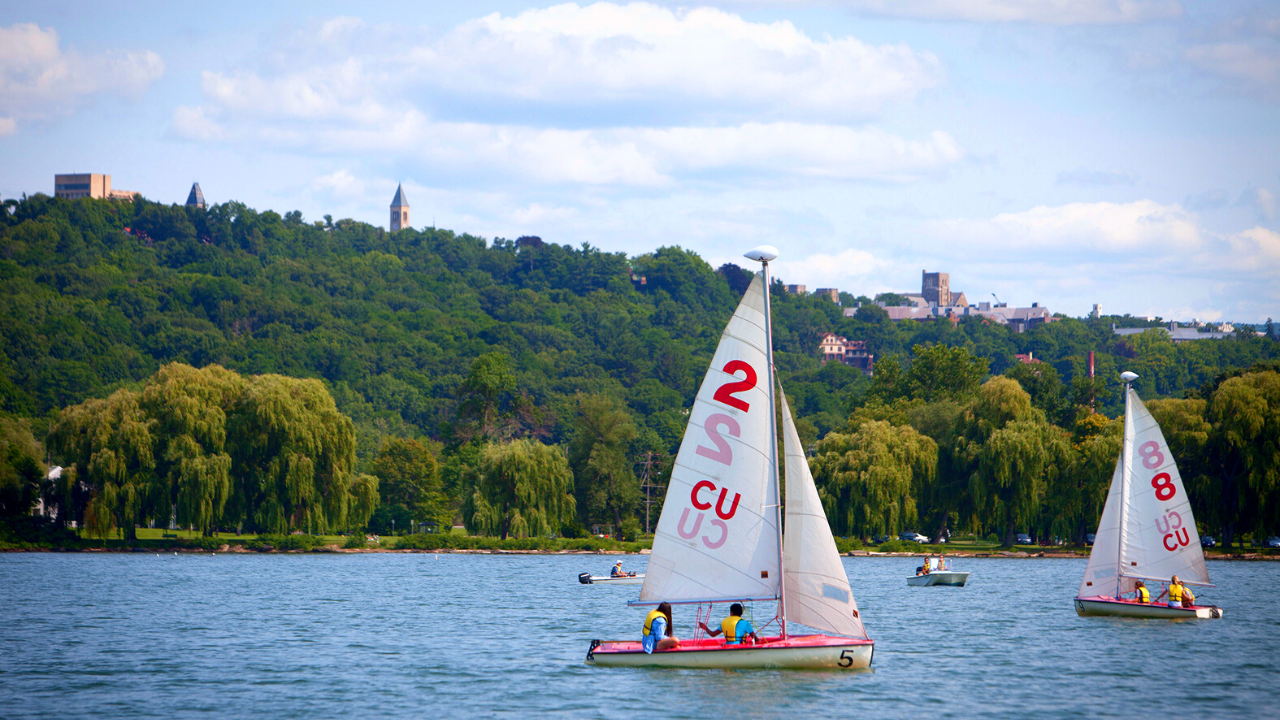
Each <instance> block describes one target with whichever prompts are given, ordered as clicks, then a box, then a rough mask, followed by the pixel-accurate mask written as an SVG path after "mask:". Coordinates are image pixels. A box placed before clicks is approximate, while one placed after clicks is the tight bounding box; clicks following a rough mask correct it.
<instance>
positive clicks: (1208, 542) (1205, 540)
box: [1200, 535, 1218, 547]
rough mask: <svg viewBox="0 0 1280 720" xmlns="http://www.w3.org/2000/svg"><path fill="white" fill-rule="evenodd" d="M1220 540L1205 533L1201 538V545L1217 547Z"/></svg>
mask: <svg viewBox="0 0 1280 720" xmlns="http://www.w3.org/2000/svg"><path fill="white" fill-rule="evenodd" d="M1217 546H1218V541H1217V540H1214V539H1213V536H1212V535H1205V536H1204V537H1202V538H1200V547H1217Z"/></svg>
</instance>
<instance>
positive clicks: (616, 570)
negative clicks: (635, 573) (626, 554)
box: [609, 560, 627, 577]
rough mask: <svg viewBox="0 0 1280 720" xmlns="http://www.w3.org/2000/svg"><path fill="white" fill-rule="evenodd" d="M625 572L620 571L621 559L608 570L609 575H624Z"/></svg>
mask: <svg viewBox="0 0 1280 720" xmlns="http://www.w3.org/2000/svg"><path fill="white" fill-rule="evenodd" d="M626 575H627V574H626V573H624V572H622V561H621V560H619V561H618V562H617V564H615V565H614V566H613V569H612V570H610V571H609V577H626Z"/></svg>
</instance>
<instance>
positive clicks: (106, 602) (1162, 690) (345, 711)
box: [0, 554, 1280, 718]
mask: <svg viewBox="0 0 1280 720" xmlns="http://www.w3.org/2000/svg"><path fill="white" fill-rule="evenodd" d="M645 561H646V558H643V557H629V558H626V559H625V566H626V567H627V569H628V570H643V569H644V564H645ZM955 562H956V566H957V567H956V569H959V570H970V571H972V573H973V575H972V576H971V578H970V583H969V586H968V587H964V588H948V587H937V588H911V587H908V586H907V584H906V577H907V576H908V575H909V574H912V573H913V572H914V569H915V566H916V565H918V564H919V563H918V561H917V560H916V559H913V558H886V559H879V558H847V559H846V560H845V567H846V568H847V569H848V571H849V576H850V579H851V582H852V583H853V587H854V592H855V594H856V595H857V597H858V602H859V605H860V606H861V608H862V614H863V617H864V619H865V621H866V625H867V629H868V631H869V632H870V633H871V636H872V638H874V639H875V640H876V654H875V662H874V664H873V666H872V669H871V670H870V671H866V672H861V673H858V672H847V671H846V672H801V671H777V670H771V671H721V670H642V669H604V668H592V667H587V666H585V665H584V664H583V662H582V661H583V658H584V657H585V655H586V651H587V646H588V644H589V643H590V641H591V639H592V638H619V637H631V636H635V635H637V634H638V628H639V626H640V622H641V620H642V619H643V616H644V611H643V610H641V609H632V608H628V607H627V606H626V601H627V600H628V599H631V598H634V597H635V595H636V593H637V592H638V588H636V587H634V586H632V587H628V586H605V585H590V586H588V585H581V584H579V583H578V582H577V574H578V573H579V572H582V571H587V570H590V571H599V572H606V571H607V570H608V566H609V565H611V564H612V558H610V557H608V556H583V555H578V556H505V555H503V556H498V555H439V556H435V555H429V554H420V555H339V556H329V555H287V556H259V555H251V556H244V555H217V556H211V555H202V556H195V555H182V556H174V555H172V554H170V555H161V556H156V555H145V554H133V555H79V554H66V555H64V554H8V555H3V556H0V608H3V613H2V614H0V687H3V688H4V691H3V692H0V716H3V717H41V716H45V717H52V716H55V715H56V716H63V717H65V716H90V715H92V716H98V717H102V716H119V715H129V716H155V717H160V716H163V717H166V718H174V717H186V716H198V715H199V716H207V715H218V716H226V717H247V716H260V717H314V716H320V717H332V716H370V717H372V716H379V717H421V716H424V715H442V716H447V717H491V716H512V717H517V716H520V717H522V716H526V715H529V714H532V713H542V714H549V715H556V716H573V717H605V718H615V717H616V718H629V717H676V718H719V717H761V718H764V717H777V716H779V715H782V714H784V713H785V714H787V715H792V714H804V713H811V714H813V715H815V716H820V717H830V716H837V715H856V716H857V717H859V718H869V717H903V716H905V715H913V716H914V715H921V716H927V717H1010V718H1026V717H1080V716H1095V717H1119V716H1125V717H1132V716H1134V714H1135V712H1137V713H1138V714H1149V713H1151V712H1156V711H1158V708H1160V707H1166V708H1176V709H1177V713H1176V714H1177V715H1179V716H1197V717H1260V716H1275V715H1277V714H1278V713H1280V710H1278V709H1277V708H1276V706H1275V704H1274V703H1275V701H1276V695H1277V691H1276V680H1277V677H1280V674H1278V673H1277V671H1278V670H1280V661H1278V660H1277V659H1276V652H1275V650H1276V648H1277V647H1280V620H1277V619H1276V616H1275V612H1274V611H1275V599H1274V595H1275V592H1276V589H1277V588H1278V587H1280V564H1278V563H1226V562H1215V563H1211V564H1210V573H1211V574H1212V575H1213V578H1214V581H1215V582H1216V583H1217V584H1218V585H1219V588H1218V589H1216V590H1210V591H1208V592H1206V593H1205V600H1206V601H1207V602H1213V603H1217V604H1219V605H1222V606H1223V607H1225V608H1226V611H1227V616H1226V618H1225V619H1223V620H1215V621H1199V622H1170V621H1157V620H1126V619H1113V618H1079V617H1077V616H1076V615H1075V612H1074V611H1073V610H1072V606H1071V597H1072V596H1073V595H1074V594H1075V589H1076V587H1077V585H1078V584H1079V580H1080V574H1081V573H1082V572H1083V571H1084V561H1083V560H1049V559H1045V560H1014V559H1008V560H1005V559H1001V560H996V559H983V560H979V559H959V560H956V561H955ZM754 610H755V617H756V619H757V621H763V620H765V619H767V618H768V617H769V616H771V613H772V608H771V607H764V606H762V605H757V607H756V608H755V609H754ZM675 620H676V629H677V634H680V635H691V634H692V631H693V623H694V611H693V608H688V607H677V609H676V618H675ZM760 624H763V622H761V623H760Z"/></svg>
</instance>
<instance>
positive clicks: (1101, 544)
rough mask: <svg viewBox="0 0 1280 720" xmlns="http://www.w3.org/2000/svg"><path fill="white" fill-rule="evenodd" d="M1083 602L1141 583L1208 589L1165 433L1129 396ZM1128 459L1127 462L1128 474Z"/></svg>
mask: <svg viewBox="0 0 1280 720" xmlns="http://www.w3.org/2000/svg"><path fill="white" fill-rule="evenodd" d="M1120 458H1121V459H1120V461H1118V462H1117V463H1116V472H1115V475H1114V476H1113V477H1112V478H1111V489H1110V491H1109V492H1108V493H1107V504H1106V506H1105V507H1104V508H1103V510H1102V519H1101V521H1099V523H1098V532H1097V533H1095V535H1094V541H1093V550H1092V552H1091V553H1090V554H1089V565H1088V567H1087V568H1086V569H1085V573H1084V579H1083V580H1081V581H1080V591H1079V594H1078V596H1079V597H1092V596H1096V595H1102V596H1106V597H1114V596H1115V595H1117V594H1120V593H1128V592H1133V588H1134V580H1135V579H1146V580H1155V581H1159V582H1168V581H1169V578H1170V577H1171V576H1173V575H1177V576H1179V579H1181V580H1183V581H1187V582H1195V583H1208V582H1209V571H1208V568H1206V567H1205V563H1204V551H1203V550H1201V549H1200V534H1199V533H1198V532H1197V531H1196V522H1195V518H1194V517H1192V514H1191V502H1190V499H1189V498H1188V497H1187V491H1186V489H1185V488H1184V487H1183V486H1182V477H1181V476H1180V475H1179V474H1178V466H1177V464H1176V463H1175V462H1174V460H1173V454H1172V453H1171V452H1169V445H1168V443H1166V442H1165V439H1164V434H1163V433H1161V432H1160V426H1159V424H1157V423H1156V420H1155V418H1153V417H1152V416H1151V413H1150V412H1148V411H1147V408H1146V406H1145V405H1143V404H1142V400H1140V399H1139V398H1138V394H1137V392H1135V391H1134V390H1132V389H1129V390H1128V395H1127V396H1126V397H1125V419H1124V447H1123V450H1122V451H1121V454H1120ZM1125 458H1128V463H1127V467H1126V463H1125Z"/></svg>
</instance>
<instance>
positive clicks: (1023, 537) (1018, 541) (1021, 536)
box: [1013, 533, 1032, 545]
mask: <svg viewBox="0 0 1280 720" xmlns="http://www.w3.org/2000/svg"><path fill="white" fill-rule="evenodd" d="M1013 544H1014V545H1031V544H1032V542H1031V536H1030V535H1028V534H1026V533H1018V534H1017V535H1015V536H1014V537H1013Z"/></svg>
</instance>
